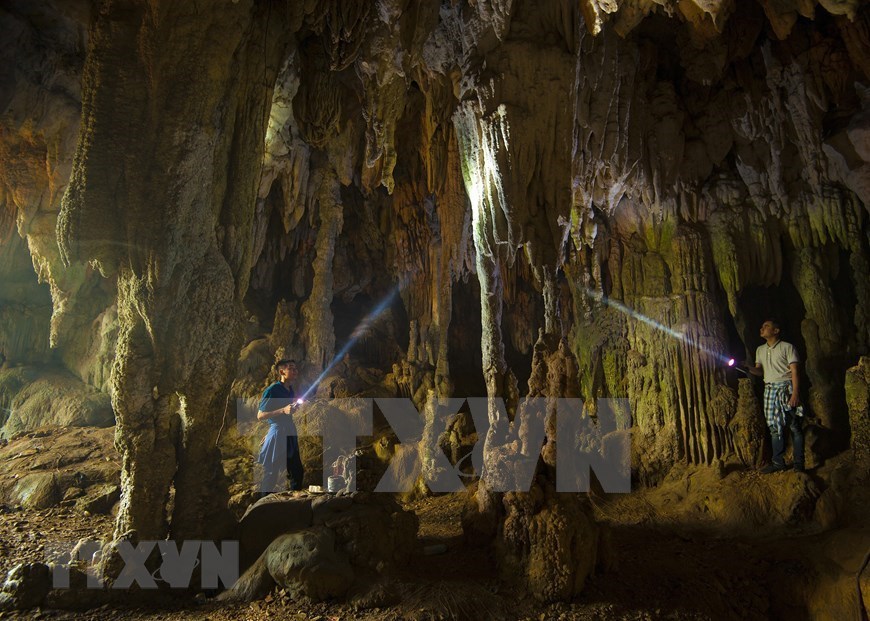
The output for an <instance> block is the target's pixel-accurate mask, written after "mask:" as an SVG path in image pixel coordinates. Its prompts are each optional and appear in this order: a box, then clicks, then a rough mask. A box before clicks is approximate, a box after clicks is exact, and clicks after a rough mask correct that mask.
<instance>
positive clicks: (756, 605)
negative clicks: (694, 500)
mask: <svg viewBox="0 0 870 621" xmlns="http://www.w3.org/2000/svg"><path fill="white" fill-rule="evenodd" d="M463 503H464V499H463V497H462V496H459V495H448V496H442V497H436V498H428V499H423V500H420V501H416V502H414V503H412V504H411V505H409V508H411V509H413V510H414V511H416V513H417V514H418V516H419V517H420V541H421V544H422V545H421V549H422V546H427V545H433V544H438V543H443V544H445V545H446V546H447V552H446V553H442V554H438V555H432V556H425V555H423V554H422V553H421V556H420V558H419V562H415V563H412V564H411V566H410V567H409V568H408V571H407V573H406V574H404V575H402V576H401V577H400V578H399V579H398V580H397V582H396V585H395V586H397V587H398V588H397V590H398V592H399V593H400V594H401V601H400V603H398V604H396V605H393V606H390V607H385V608H372V609H367V610H362V609H357V608H354V607H353V606H351V605H348V604H329V603H321V604H302V603H300V602H294V601H291V599H290V598H289V597H288V596H287V595H286V594H284V593H283V592H281V591H277V592H275V593H273V594H271V595H270V596H269V597H267V599H266V600H265V601H258V602H253V603H250V604H226V603H223V604H218V603H216V602H211V601H204V602H202V601H200V602H197V603H193V602H191V601H190V600H185V601H179V600H174V601H167V600H162V599H160V600H157V599H155V601H153V602H144V603H140V604H137V605H129V606H123V605H112V606H103V607H100V608H96V609H92V610H89V611H86V612H85V611H82V612H64V611H52V610H38V611H29V612H27V613H12V614H10V613H6V614H5V615H4V614H2V613H0V618H2V619H13V618H27V619H113V620H121V619H125V620H126V619H129V620H145V619H148V620H157V619H199V620H203V621H205V620H211V621H225V620H226V621H228V620H241V619H252V620H260V619H290V620H292V621H336V620H338V619H359V620H363V619H386V620H399V619H414V620H421V621H422V620H430V619H431V620H435V619H487V618H490V619H528V620H538V619H544V620H581V619H582V620H587V619H589V620H591V619H625V620H628V619H632V620H635V619H636V620H641V619H677V620H690V619H692V620H694V619H768V618H777V617H779V613H781V612H782V611H784V610H788V609H789V603H788V602H787V601H782V600H783V598H786V597H787V594H788V593H790V592H791V591H792V589H790V588H784V584H788V583H790V582H791V583H793V585H795V586H797V587H798V588H800V589H803V590H805V591H806V590H809V591H813V589H815V590H816V591H818V593H817V595H816V599H817V600H818V599H820V598H821V599H822V600H823V599H824V598H825V597H831V596H833V597H840V596H842V593H840V592H838V591H837V589H836V588H833V587H831V588H828V589H827V590H826V589H824V588H822V587H823V585H824V583H825V581H826V580H828V581H829V580H831V576H824V575H820V574H819V570H818V563H816V564H815V565H814V564H813V563H809V562H807V561H806V559H807V558H809V557H812V556H814V555H815V556H817V555H818V553H819V549H821V548H826V549H829V548H830V547H831V546H835V547H836V546H838V545H839V546H853V545H854V544H855V542H861V541H864V542H866V541H868V538H867V537H868V532H867V530H866V529H860V528H857V529H842V530H838V531H829V532H828V533H822V534H817V535H803V536H798V537H781V538H776V539H765V540H759V539H758V538H755V539H753V538H748V537H740V538H715V537H710V536H705V535H703V534H697V533H696V534H687V533H684V532H676V531H675V530H673V529H670V528H662V527H656V526H638V525H629V526H626V525H616V524H613V525H611V529H610V535H609V537H610V544H609V546H608V548H609V551H608V552H607V556H608V557H610V558H609V559H608V561H607V562H608V564H609V565H610V568H609V569H608V570H607V571H606V572H600V573H599V574H598V575H596V576H594V577H593V578H592V579H591V580H590V581H589V583H588V584H587V587H586V589H585V590H584V592H583V594H582V595H581V596H580V597H579V598H578V599H577V600H576V601H574V602H573V603H570V604H565V603H559V604H553V605H549V606H546V605H541V604H537V603H535V602H534V601H533V600H530V599H528V598H526V597H524V596H523V595H522V594H520V593H517V592H515V591H513V590H512V589H510V588H509V587H507V586H505V585H504V584H503V583H501V582H500V581H499V580H498V579H497V578H496V572H495V564H494V560H493V558H492V557H491V555H490V554H489V553H487V552H485V551H483V550H479V549H473V548H469V547H467V546H465V545H463V542H462V537H461V528H460V515H461V511H462V506H463ZM110 532H111V520H110V518H109V517H107V516H83V515H80V514H78V513H75V512H74V511H72V510H70V509H63V508H60V509H50V510H44V511H39V512H29V513H27V514H25V512H23V511H21V510H15V509H10V508H8V507H7V508H6V509H5V511H4V512H3V513H2V515H0V546H2V553H3V555H2V561H0V562H2V564H3V569H4V570H5V569H8V568H10V567H11V566H13V565H14V564H16V563H18V562H21V561H26V560H39V559H40V558H41V557H42V556H43V552H42V548H41V541H45V540H48V539H49V538H53V537H58V538H60V537H69V538H73V537H75V536H83V533H84V534H87V535H88V536H90V537H93V536H94V535H103V536H108V535H109V534H110ZM817 604H818V605H819V606H822V608H820V610H822V611H824V610H825V608H824V602H823V601H819V602H817ZM771 606H773V608H774V609H775V610H776V611H777V613H776V614H773V613H772V612H771ZM801 610H806V608H805V607H803V606H797V605H795V606H794V610H793V612H794V614H795V616H794V618H803V617H805V616H806V615H805V613H802V612H801ZM809 618H836V617H833V616H831V617H828V616H827V615H826V614H824V612H822V613H820V614H819V615H816V614H812V615H810V617H809Z"/></svg>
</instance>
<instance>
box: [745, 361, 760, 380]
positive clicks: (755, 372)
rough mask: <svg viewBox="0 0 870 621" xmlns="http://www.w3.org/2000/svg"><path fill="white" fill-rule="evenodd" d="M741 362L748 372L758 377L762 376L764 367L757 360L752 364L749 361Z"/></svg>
mask: <svg viewBox="0 0 870 621" xmlns="http://www.w3.org/2000/svg"><path fill="white" fill-rule="evenodd" d="M743 364H744V365H745V366H746V370H747V371H748V372H749V373H752V374H753V375H755V376H758V377H764V369H763V368H762V367H761V365H760V364H758V363H757V362H756V363H755V365H754V366H753V365H752V364H751V363H749V362H744V363H743Z"/></svg>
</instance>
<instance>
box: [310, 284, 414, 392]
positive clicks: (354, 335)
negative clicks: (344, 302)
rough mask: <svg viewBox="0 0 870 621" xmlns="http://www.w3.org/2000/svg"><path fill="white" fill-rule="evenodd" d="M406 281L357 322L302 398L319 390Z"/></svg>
mask: <svg viewBox="0 0 870 621" xmlns="http://www.w3.org/2000/svg"><path fill="white" fill-rule="evenodd" d="M403 287H404V283H403V282H400V283H399V284H397V285H396V286H395V287H393V289H392V291H390V293H389V294H388V295H387V296H386V297H385V298H384V299H383V300H381V302H380V303H379V304H378V305H377V306H375V307H374V308H373V309H372V310H370V311H369V313H368V314H367V315H366V316H365V317H363V319H362V321H360V322H359V324H357V326H356V328H354V329H353V332H351V334H350V338H349V339H348V341H347V343H345V344H344V347H342V348H341V350H340V351H339V352H338V353H337V354H335V356H334V357H333V359H332V361H331V362H330V363H329V364H328V365H326V368H325V369H323V372H322V373H321V374H320V375H318V376H317V379H315V380H314V381H313V382H312V383H311V385H310V386H309V387H308V389H307V390H306V391H305V392H304V393H303V394H302V397H301V400H302V401H307V400H308V397H309V395H311V393H313V392H314V391H315V390H317V387H318V386H319V385H320V383H321V382H322V381H323V379H324V378H325V377H326V376H327V374H328V373H329V372H330V371H331V370H332V368H333V367H334V366H335V365H336V364H338V361H339V360H341V359H342V358H344V357H345V355H346V354H347V352H349V351H350V350H351V348H352V347H353V346H354V345H356V343H357V341H359V340H360V339H361V338H362V337H363V335H364V334H365V333H366V332H368V330H369V329H370V328H371V327H372V325H374V323H375V320H377V318H378V317H380V316H381V315H382V314H383V312H384V311H385V310H387V308H389V307H390V305H391V304H392V303H393V300H395V299H396V296H397V295H399V292H400V291H401V290H402V289H403Z"/></svg>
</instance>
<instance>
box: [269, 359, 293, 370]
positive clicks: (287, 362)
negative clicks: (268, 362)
mask: <svg viewBox="0 0 870 621" xmlns="http://www.w3.org/2000/svg"><path fill="white" fill-rule="evenodd" d="M285 364H296V361H295V360H291V359H290V358H281V360H279V361H278V362H276V363H275V365H274V367H273V368H274V369H275V370H276V371H277V370H278V369H279V368H280V367H283V366H284V365H285Z"/></svg>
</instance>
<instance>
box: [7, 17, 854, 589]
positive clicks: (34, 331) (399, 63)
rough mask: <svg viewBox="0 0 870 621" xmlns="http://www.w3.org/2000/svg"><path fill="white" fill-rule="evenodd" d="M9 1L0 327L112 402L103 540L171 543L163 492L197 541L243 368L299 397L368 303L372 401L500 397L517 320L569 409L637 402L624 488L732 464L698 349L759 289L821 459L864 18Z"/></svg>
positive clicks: (840, 329)
mask: <svg viewBox="0 0 870 621" xmlns="http://www.w3.org/2000/svg"><path fill="white" fill-rule="evenodd" d="M200 5H202V6H200ZM206 5H207V6H206ZM0 15H2V19H3V20H4V24H9V27H10V28H11V29H12V30H10V32H11V31H14V32H16V33H17V39H16V41H18V42H19V44H18V45H17V46H16V45H6V46H4V47H3V50H2V52H3V55H4V58H8V59H9V60H10V62H9V63H3V64H2V65H3V66H5V67H6V70H5V72H4V73H2V74H0V81H2V84H3V85H4V88H3V94H4V99H3V101H2V106H0V109H2V110H3V111H4V113H3V119H2V132H3V133H2V135H0V146H2V151H0V154H2V157H0V182H2V187H3V194H2V196H3V209H2V214H3V219H2V221H0V225H2V228H3V230H4V231H5V233H3V235H4V237H3V239H2V241H3V243H2V252H3V253H4V254H5V255H8V256H13V255H14V257H15V259H14V261H11V262H10V264H9V265H10V266H12V265H14V266H17V267H14V268H13V267H9V268H4V269H7V270H12V271H9V272H8V274H9V276H8V279H7V277H5V276H4V281H3V284H4V286H3V296H2V299H3V301H4V306H3V309H4V310H3V312H4V313H8V312H11V311H7V310H5V309H7V308H14V305H19V306H21V305H25V306H27V308H28V311H27V313H22V314H20V315H16V317H15V319H14V324H12V325H14V328H13V329H12V330H5V331H0V338H2V339H3V341H2V342H3V347H4V356H6V357H7V358H9V359H12V358H20V359H21V362H30V361H31V360H30V359H31V358H40V359H43V358H45V359H47V358H54V359H55V360H59V361H60V363H62V364H63V365H64V366H65V367H66V368H67V370H69V371H70V372H72V373H75V374H76V375H77V376H78V377H79V378H81V379H82V380H83V381H85V382H87V383H89V384H92V385H93V386H94V387H96V388H99V389H101V390H104V391H107V392H109V393H111V395H112V403H113V407H114V409H115V412H116V415H117V417H118V445H119V447H120V449H121V451H122V454H123V455H124V456H125V466H124V469H123V477H124V479H123V481H124V487H125V489H126V490H128V491H127V493H126V494H125V496H124V501H123V502H124V508H123V510H122V514H121V518H120V520H119V527H118V532H119V534H120V533H123V532H127V531H128V530H129V529H131V528H135V529H137V530H138V531H140V534H142V535H149V536H151V535H154V536H160V535H162V534H163V533H164V532H166V529H167V528H168V526H167V519H168V518H167V516H166V515H165V514H164V513H165V500H166V498H167V497H168V494H169V490H170V488H172V487H174V489H175V493H176V503H175V507H176V511H177V512H178V515H175V516H169V518H171V521H172V523H173V532H174V533H175V534H183V533H189V532H193V531H199V530H200V529H201V528H202V527H201V525H199V523H198V521H197V520H198V516H201V515H203V514H205V513H207V512H209V511H211V510H217V509H216V507H217V505H220V504H221V503H222V501H223V500H224V499H223V498H222V496H221V494H220V493H217V494H215V493H213V492H214V490H215V489H218V490H220V489H223V487H224V485H225V484H224V483H223V482H222V480H221V475H220V472H219V467H218V465H217V463H218V462H217V459H218V455H217V454H216V451H215V450H214V449H213V447H214V440H215V433H216V431H217V429H218V428H219V427H220V421H221V417H222V416H223V415H224V413H225V411H226V404H227V398H228V395H229V394H230V393H229V391H230V384H231V383H232V380H233V379H234V377H236V376H237V375H239V374H240V373H243V374H247V377H248V379H246V380H245V381H243V382H241V383H240V384H239V383H237V386H236V388H234V389H233V390H234V391H235V392H234V393H233V394H236V393H239V394H245V396H250V395H251V394H255V393H256V392H257V391H258V389H259V385H258V384H257V379H256V378H262V376H264V375H265V372H266V369H267V368H268V366H269V363H270V362H271V355H272V354H273V353H275V352H276V351H280V352H283V354H287V355H290V356H292V357H296V358H297V359H299V360H301V361H304V362H303V368H302V381H303V382H304V381H305V380H306V379H307V380H309V381H310V380H311V379H313V378H314V377H316V376H317V375H318V374H319V373H320V371H322V370H323V369H324V368H325V367H326V366H327V365H328V364H329V362H330V361H331V360H332V358H333V356H334V355H335V353H336V351H337V350H338V349H339V348H340V347H341V345H343V343H341V342H340V340H341V338H342V337H344V336H346V335H347V333H348V329H349V328H348V326H351V325H355V323H356V322H357V321H358V320H359V319H361V318H362V317H363V316H364V315H365V312H366V309H367V307H368V306H370V305H371V306H373V305H375V304H376V303H377V302H378V301H380V300H382V299H384V298H385V297H387V296H389V295H390V293H391V292H392V291H393V290H394V289H395V290H397V295H398V299H399V300H400V304H399V305H398V306H394V307H393V310H392V311H391V312H389V313H387V314H386V315H385V318H384V321H385V322H386V323H387V325H381V326H380V327H378V328H377V330H378V332H377V334H378V341H379V342H378V344H377V345H375V344H374V343H371V344H370V345H369V346H368V349H366V350H365V351H366V352H367V353H366V354H365V356H362V355H361V354H359V353H357V354H356V355H357V356H358V358H365V365H368V366H373V367H379V368H380V369H381V371H382V372H383V373H386V374H387V376H386V377H384V375H383V374H382V375H381V376H378V377H380V378H383V381H384V382H385V383H386V384H387V385H389V386H392V387H394V388H395V390H396V391H397V394H407V395H409V396H413V397H414V398H415V400H416V401H418V402H421V401H422V400H424V399H425V397H426V395H428V394H429V393H430V391H431V392H433V393H434V394H439V395H449V394H454V392H455V391H456V390H457V386H475V387H477V389H481V390H482V389H484V387H485V390H486V392H487V393H488V394H489V395H493V396H495V395H499V396H506V397H509V398H511V399H515V398H516V396H518V395H519V394H520V393H523V392H525V391H526V390H527V387H526V386H525V381H518V378H519V380H525V378H528V377H529V376H530V374H531V372H532V363H531V360H532V350H533V343H534V342H535V341H536V336H537V332H538V329H539V328H540V329H543V331H544V333H545V334H546V335H548V336H550V337H554V338H556V339H557V340H558V339H560V338H564V339H565V341H564V342H565V343H566V344H567V347H568V348H569V349H570V354H571V357H572V359H573V360H576V365H577V370H576V382H577V386H578V389H577V390H578V392H579V396H582V397H584V398H587V399H593V398H596V397H608V396H614V397H628V398H629V400H630V403H631V406H632V412H633V415H634V421H635V427H634V436H633V438H634V442H633V456H634V460H633V465H634V467H635V474H636V476H637V477H638V479H639V480H641V481H643V482H648V483H652V482H655V481H657V480H659V479H660V478H661V476H663V474H664V473H665V472H666V471H667V470H668V468H669V467H670V466H671V465H673V464H674V463H676V462H691V463H713V462H714V461H717V460H726V459H729V458H731V457H735V458H739V457H740V454H741V447H739V446H737V445H738V444H739V438H738V437H737V436H736V435H735V431H734V428H735V427H734V425H733V424H732V422H733V417H734V416H736V415H737V410H738V399H737V392H736V390H735V378H733V377H730V376H729V375H728V374H727V372H726V370H725V369H724V367H723V365H722V363H721V361H720V360H718V359H717V358H716V357H715V356H711V355H710V353H709V352H722V353H726V352H727V353H728V354H729V356H733V357H735V358H738V359H740V358H742V357H745V356H746V355H751V354H752V352H754V349H755V346H756V345H757V344H758V340H757V339H756V338H755V334H757V333H756V332H755V329H756V324H757V323H759V322H760V320H761V319H763V318H764V317H763V316H760V313H761V309H766V308H774V309H776V310H778V311H779V312H781V313H785V314H787V315H788V317H787V321H786V325H789V326H795V327H796V329H797V330H799V334H788V335H787V338H790V339H792V340H794V341H796V342H798V343H799V345H800V347H801V349H802V350H803V353H804V354H805V355H806V357H807V364H806V369H805V371H806V376H807V379H808V380H809V382H810V386H809V390H808V392H807V397H808V403H809V406H810V409H811V412H812V413H813V415H814V418H815V420H816V421H817V422H816V426H817V427H818V428H819V429H820V430H822V431H821V433H822V435H825V434H827V436H828V439H829V440H830V441H829V442H828V443H827V448H818V447H817V449H818V450H820V451H821V450H826V451H833V450H837V448H838V447H844V446H845V445H846V441H847V438H848V434H849V423H848V417H847V414H846V408H845V396H844V391H843V381H844V380H843V377H844V373H845V370H846V369H847V368H848V367H849V366H851V365H853V364H855V362H856V360H857V357H858V356H859V355H860V354H866V353H867V349H868V345H870V318H868V310H867V309H868V308H870V290H868V283H870V279H868V271H870V225H868V217H867V216H868V209H867V200H868V196H870V152H868V150H867V144H868V143H870V141H868V139H867V138H868V129H870V91H868V84H870V10H868V7H867V6H866V4H863V5H862V4H860V3H858V2H836V3H835V2H829V1H826V2H823V3H821V4H820V5H818V6H817V5H816V4H815V3H814V2H811V1H809V2H795V3H788V2H781V3H769V2H763V3H755V2H748V1H747V2H721V3H719V2H713V3H697V4H696V3H693V2H681V3H678V4H676V5H674V6H672V5H667V6H665V7H660V6H659V5H657V4H655V3H652V2H636V3H635V2H632V3H619V2H616V3H599V2H597V0H587V1H585V2H582V3H580V5H579V6H577V5H575V4H572V3H568V2H564V1H561V0H551V1H548V2H530V1H520V0H507V1H501V2H500V1H495V0H481V1H478V2H474V3H471V2H469V3H465V2H456V3H443V4H442V3H438V2H423V3H417V2H410V1H408V0H379V1H376V2H359V3H356V2H355V3H345V2H340V1H339V0H327V1H322V2H315V1H314V0H310V1H307V2H304V3H279V2H269V3H253V2H244V1H240V2H234V3H224V2H212V3H206V4H205V5H203V4H202V3H197V5H193V4H190V5H189V4H188V3H172V2H156V3H144V2H139V1H135V0H125V1H118V0H112V1H105V2H97V3H94V4H93V5H92V4H91V3H87V2H82V3H78V4H77V3H75V2H57V3H46V4H44V5H41V7H40V9H38V10H37V9H33V8H32V7H30V6H29V4H28V3H23V2H22V3H8V4H7V5H6V7H5V8H4V9H3V13H2V14H0ZM10 67H16V68H17V69H16V70H14V71H11V70H9V68H10ZM61 197H63V200H61ZM13 225H14V226H15V227H16V228H15V230H14V231H13V230H12V227H13ZM16 236H17V237H16ZM22 240H23V241H24V242H26V247H27V250H28V251H29V253H30V257H31V260H32V263H33V266H34V276H33V277H32V278H31V279H30V280H28V279H27V277H26V276H25V274H26V273H27V270H26V269H25V267H26V260H25V257H24V254H23V252H24V245H23V241H22ZM13 271H14V274H13ZM4 274H5V273H4ZM37 277H38V279H39V281H40V282H42V283H46V284H47V285H48V293H49V295H50V299H51V312H50V313H49V309H48V307H47V298H46V292H45V285H38V284H36V278H37ZM18 281H21V282H22V284H21V286H18V287H13V283H15V282H18ZM40 287H42V288H40ZM786 289H787V290H788V292H789V295H790V296H791V299H792V300H793V302H794V303H793V304H791V303H789V304H786V303H785V302H782V301H780V302H776V303H774V304H773V305H771V302H770V299H780V298H781V297H782V296H780V294H781V293H782V292H783V291H785V290H786ZM782 299H783V300H784V299H786V298H782ZM798 301H799V302H800V304H799V305H798V303H797V302H798ZM615 303H616V304H615ZM798 306H799V307H800V308H797V307H798ZM629 309H630V310H633V311H634V312H636V313H640V314H642V315H643V316H644V317H646V318H648V320H639V319H638V318H637V316H631V315H630V314H627V313H626V312H625V311H627V310H629ZM795 315H799V316H795ZM469 324H473V326H470V325H469ZM662 327H664V328H665V329H662ZM675 333H679V334H681V335H683V338H675V337H674V335H675ZM8 335H14V337H13V336H8ZM46 336H47V338H48V345H50V348H49V347H48V346H47V345H46V340H45V339H46ZM469 337H470V338H469ZM16 340H17V341H16ZM25 341H26V345H24V344H22V343H24V342H25ZM16 343H17V344H16ZM243 347H245V349H244V351H243V354H242V357H241V360H242V365H241V366H237V361H236V358H237V357H238V356H239V352H240V351H242V350H243ZM735 348H742V349H743V351H734V349H735ZM352 355H353V352H352ZM469 361H473V364H470V363H469ZM454 367H455V368H457V369H461V372H462V373H463V374H464V375H465V376H464V377H461V378H460V377H457V373H454V372H452V371H451V368H454ZM251 378H254V379H251ZM468 396H478V395H468ZM551 396H553V395H551ZM490 415H491V419H492V422H497V421H498V418H499V417H500V416H502V413H500V412H498V411H495V410H493V411H492V412H490ZM742 448H743V449H745V448H746V447H742ZM743 452H744V453H745V450H743ZM155 454H156V455H160V457H161V458H160V459H159V460H158V461H159V462H160V464H159V466H160V467H159V468H158V467H154V466H153V463H154V455H155ZM145 463H148V464H151V465H150V466H149V467H147V468H146V467H143V466H142V464H145ZM179 498H180V499H185V502H183V503H179V501H178V499H179ZM179 507H185V508H184V509H181V508H179ZM580 582H582V580H581V581H580Z"/></svg>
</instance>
